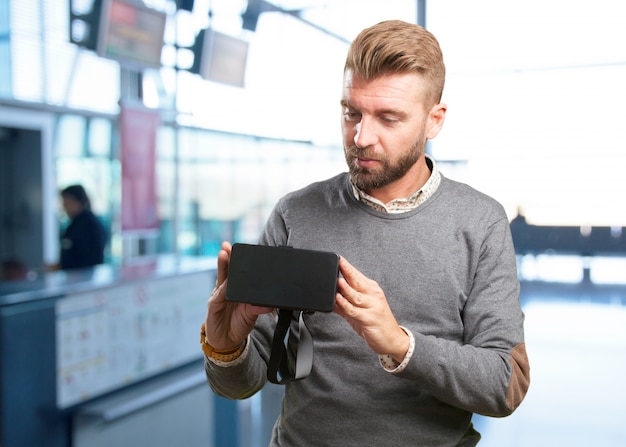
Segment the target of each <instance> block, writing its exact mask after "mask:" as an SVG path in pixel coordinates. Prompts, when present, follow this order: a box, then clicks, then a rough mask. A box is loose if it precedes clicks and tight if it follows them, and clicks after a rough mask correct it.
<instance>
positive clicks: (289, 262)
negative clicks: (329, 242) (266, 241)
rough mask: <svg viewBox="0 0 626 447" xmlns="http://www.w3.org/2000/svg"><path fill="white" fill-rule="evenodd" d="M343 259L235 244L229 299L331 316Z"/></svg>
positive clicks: (315, 252)
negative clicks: (340, 261) (340, 264)
mask: <svg viewBox="0 0 626 447" xmlns="http://www.w3.org/2000/svg"><path fill="white" fill-rule="evenodd" d="M338 276H339V256H338V255H337V254H335V253H332V252H327V251H317V250H306V249H298V248H291V247H272V246H265V245H251V244H239V243H238V244H234V245H233V249H232V253H231V256H230V264H229V267H228V285H227V287H226V299H227V300H229V301H235V302H241V303H249V304H254V305H257V306H267V307H274V308H278V309H288V310H298V311H319V312H331V311H332V310H333V306H334V303H335V294H336V293H337V278H338Z"/></svg>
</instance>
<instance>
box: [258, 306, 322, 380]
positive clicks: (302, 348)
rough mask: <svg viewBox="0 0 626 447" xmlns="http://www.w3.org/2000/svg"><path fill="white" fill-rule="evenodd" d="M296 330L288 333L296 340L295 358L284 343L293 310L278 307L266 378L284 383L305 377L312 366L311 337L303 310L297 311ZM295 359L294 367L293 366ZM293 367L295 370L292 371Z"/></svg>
mask: <svg viewBox="0 0 626 447" xmlns="http://www.w3.org/2000/svg"><path fill="white" fill-rule="evenodd" d="M298 314H299V315H298V332H297V334H293V333H292V334H290V335H292V336H294V337H293V338H294V339H295V340H296V342H297V345H298V347H297V353H296V355H295V359H294V358H292V357H293V355H291V356H290V352H292V351H291V350H288V349H287V346H286V345H285V343H286V339H289V338H291V337H287V335H288V333H289V332H290V328H291V321H292V318H293V311H291V310H288V309H279V311H278V323H277V324H276V329H275V330H274V338H273V339H272V352H271V354H270V360H269V362H268V365H267V379H268V380H269V381H270V382H272V383H276V384H285V383H288V382H291V381H292V380H299V379H303V378H305V377H307V376H308V375H309V374H310V373H311V368H312V367H313V337H312V336H311V332H310V331H309V329H308V328H307V327H306V323H305V322H304V317H303V314H304V313H303V312H301V311H298ZM294 360H295V368H294ZM294 369H295V371H294Z"/></svg>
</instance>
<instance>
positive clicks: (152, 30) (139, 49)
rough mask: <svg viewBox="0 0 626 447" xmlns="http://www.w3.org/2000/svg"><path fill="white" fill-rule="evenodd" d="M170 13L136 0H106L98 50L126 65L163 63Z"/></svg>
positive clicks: (147, 65) (156, 66) (156, 64)
mask: <svg viewBox="0 0 626 447" xmlns="http://www.w3.org/2000/svg"><path fill="white" fill-rule="evenodd" d="M166 18H167V16H166V14H165V13H163V12H160V11H156V10H154V9H152V8H148V7H147V6H144V5H143V4H141V3H138V2H136V1H132V0H104V1H103V4H102V14H101V16H100V30H99V31H100V32H99V36H98V46H97V53H98V55H99V56H101V57H105V58H108V59H113V60H116V61H118V62H119V63H120V64H121V65H123V66H130V67H140V68H141V67H153V68H158V67H160V66H161V50H162V48H163V34H164V32H165V21H166Z"/></svg>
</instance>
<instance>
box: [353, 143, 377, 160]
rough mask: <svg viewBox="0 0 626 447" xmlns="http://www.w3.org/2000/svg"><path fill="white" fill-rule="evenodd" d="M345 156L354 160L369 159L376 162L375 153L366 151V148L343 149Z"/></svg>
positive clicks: (369, 150)
mask: <svg viewBox="0 0 626 447" xmlns="http://www.w3.org/2000/svg"><path fill="white" fill-rule="evenodd" d="M345 153H346V155H347V156H350V157H354V158H369V159H371V160H378V157H377V156H376V152H375V151H373V150H371V149H368V148H367V147H358V146H350V147H347V148H345Z"/></svg>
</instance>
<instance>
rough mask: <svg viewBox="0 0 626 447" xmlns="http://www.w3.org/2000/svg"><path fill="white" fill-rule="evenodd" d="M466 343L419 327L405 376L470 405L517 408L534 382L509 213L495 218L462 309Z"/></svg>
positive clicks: (500, 410) (497, 410) (486, 409)
mask: <svg viewBox="0 0 626 447" xmlns="http://www.w3.org/2000/svg"><path fill="white" fill-rule="evenodd" d="M461 318H462V320H463V327H464V336H463V339H464V340H463V343H459V342H458V341H452V340H447V339H444V338H440V337H435V336H432V335H424V334H421V333H419V328H411V329H412V331H413V335H414V337H415V351H414V353H413V356H412V358H411V361H410V362H409V365H408V367H407V368H406V369H405V370H403V371H402V372H400V373H398V375H399V376H400V377H404V378H408V379H411V380H415V381H418V382H419V383H421V384H423V386H424V387H425V388H426V390H427V391H428V392H430V393H431V394H433V395H434V396H435V397H437V398H438V399H440V400H441V401H444V402H446V403H448V404H450V405H453V406H456V407H459V408H463V409H465V410H467V411H471V412H475V413H479V414H483V415H489V416H496V417H502V416H507V415H509V414H511V413H512V412H513V411H514V410H515V409H516V408H517V406H518V405H519V404H520V403H521V401H522V400H523V398H524V396H525V394H526V391H527V389H528V386H529V382H530V378H529V376H530V375H529V362H528V358H527V355H526V350H525V344H524V333H523V321H524V315H523V313H522V311H521V307H520V303H519V281H518V278H517V268H516V264H515V253H514V249H513V243H512V240H511V234H510V229H509V226H508V221H507V220H506V218H502V219H500V220H498V221H497V222H495V223H494V224H492V225H491V226H490V227H489V228H488V229H487V232H486V237H485V238H484V241H483V243H482V244H481V247H480V253H479V258H478V264H477V268H476V271H475V275H474V282H473V286H472V289H471V292H470V294H469V296H468V298H467V301H466V304H465V306H464V308H463V309H462V314H461Z"/></svg>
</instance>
